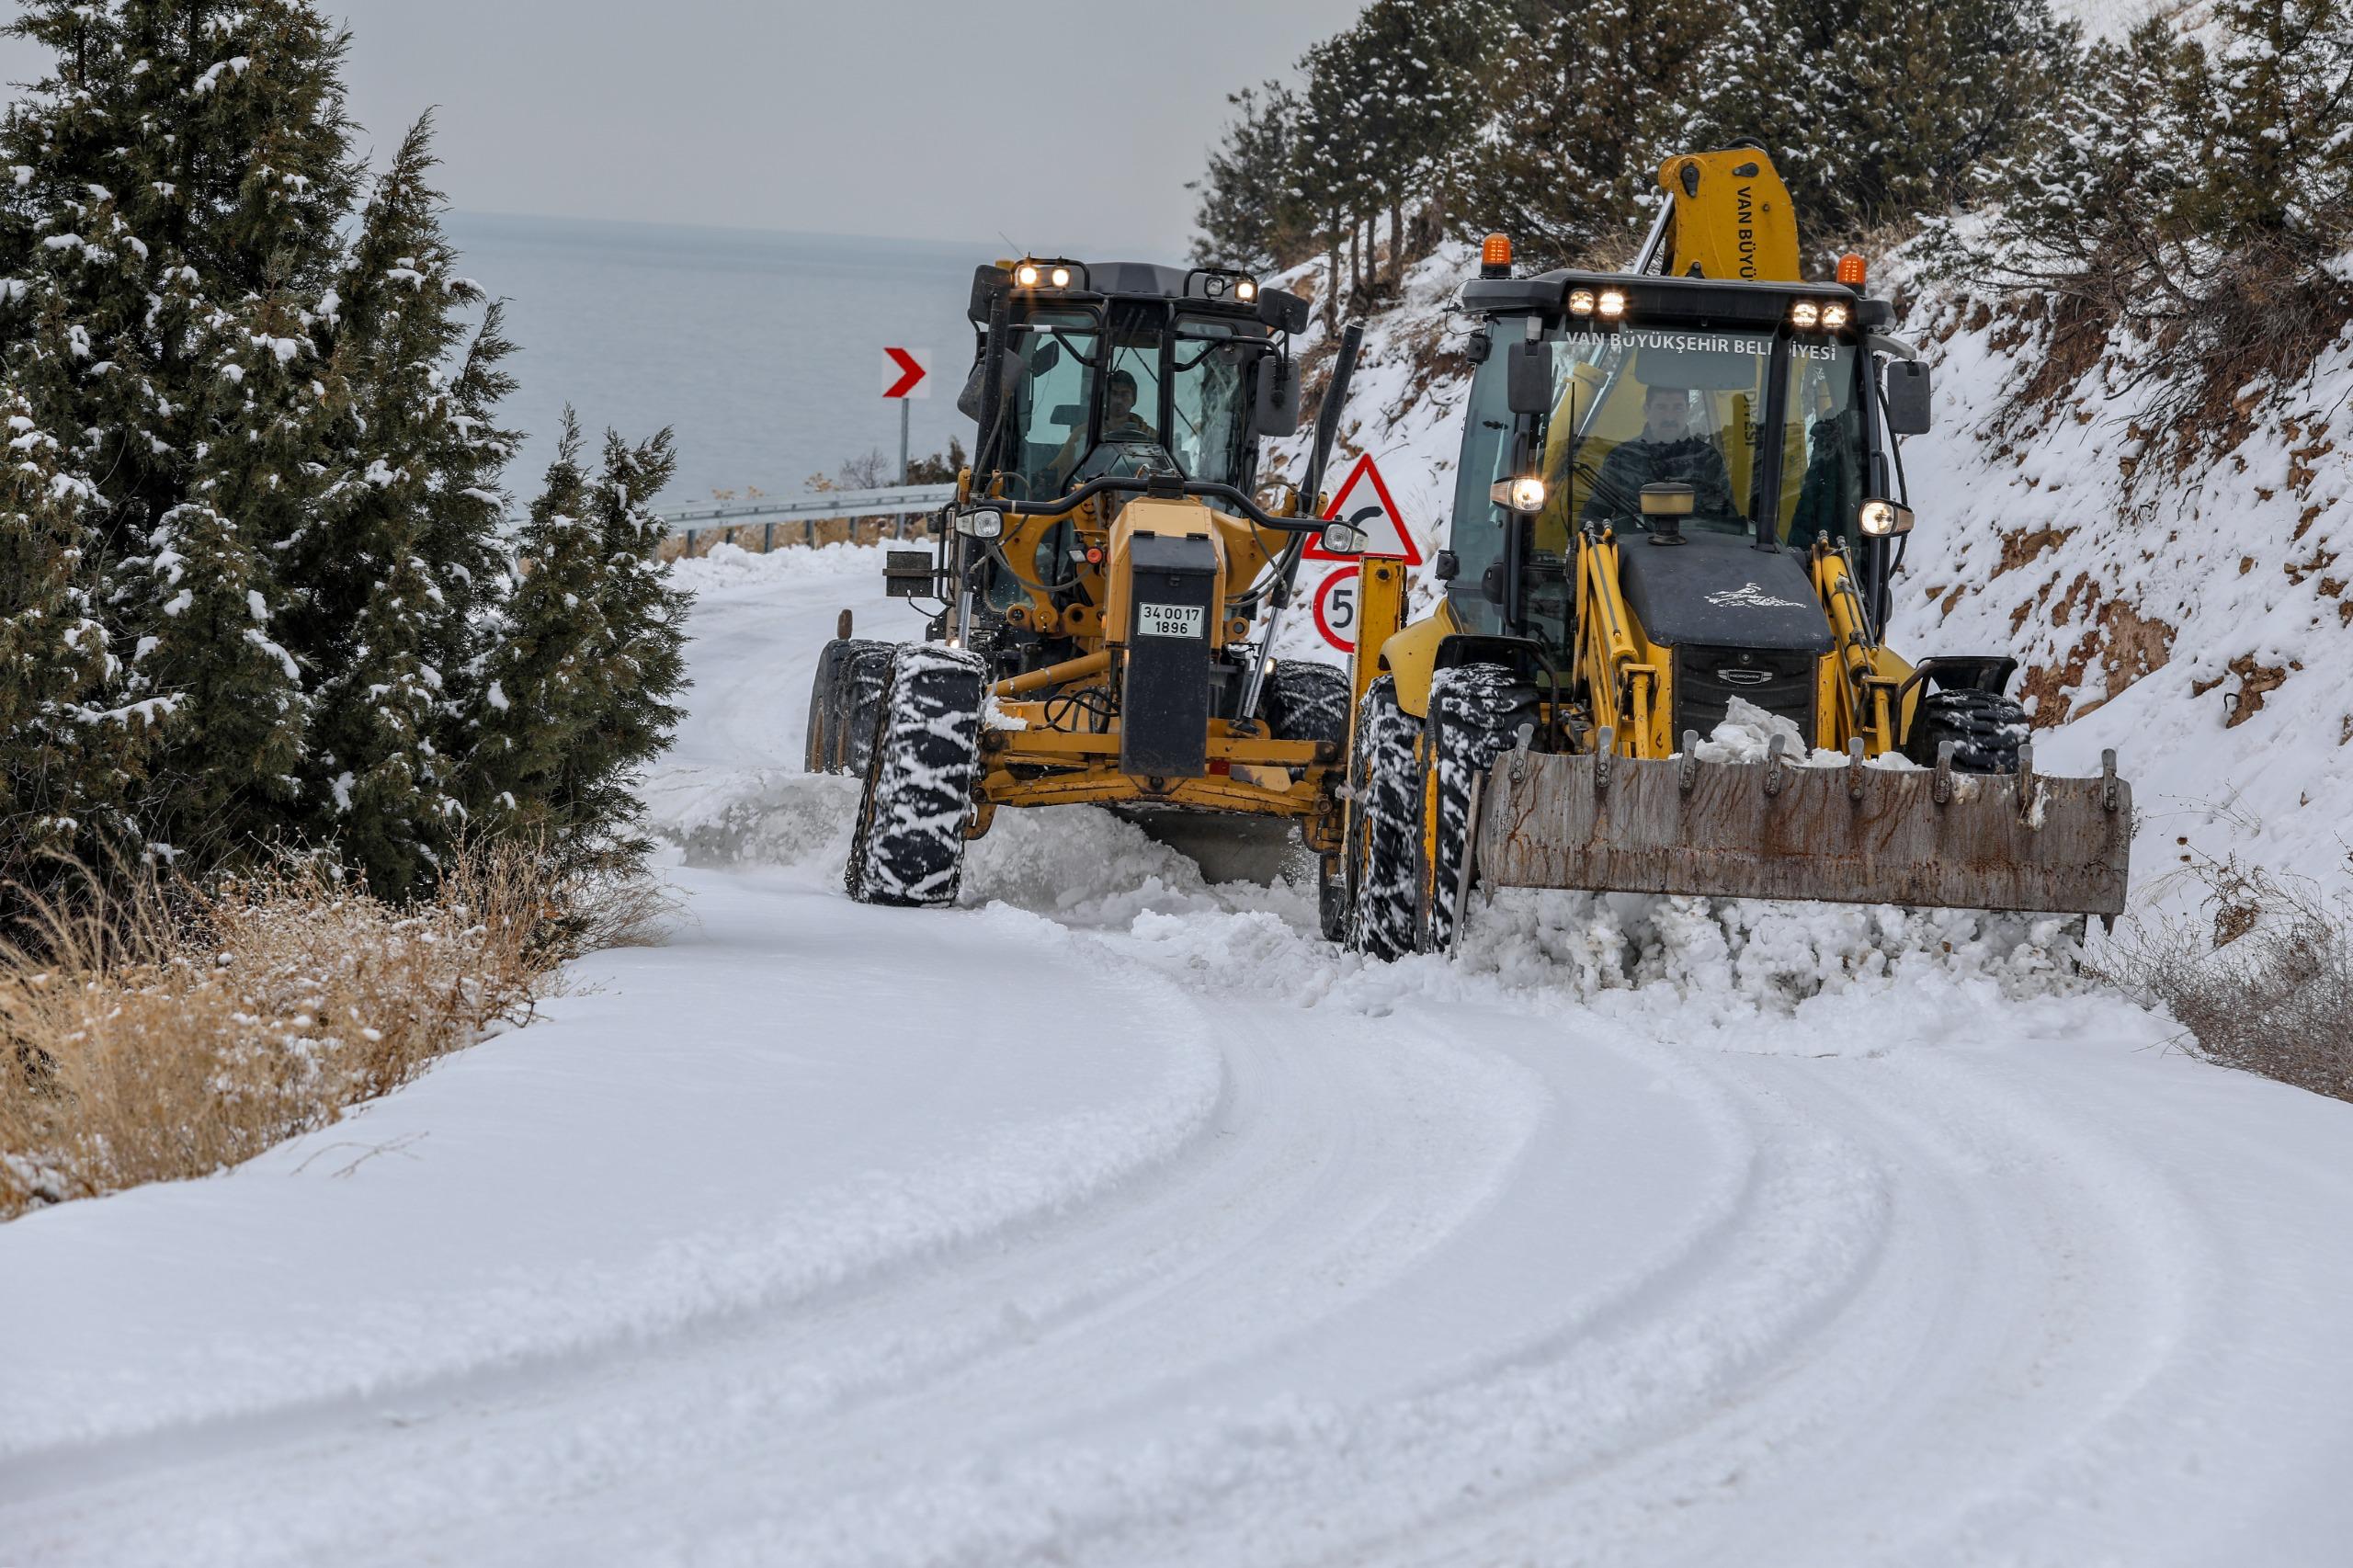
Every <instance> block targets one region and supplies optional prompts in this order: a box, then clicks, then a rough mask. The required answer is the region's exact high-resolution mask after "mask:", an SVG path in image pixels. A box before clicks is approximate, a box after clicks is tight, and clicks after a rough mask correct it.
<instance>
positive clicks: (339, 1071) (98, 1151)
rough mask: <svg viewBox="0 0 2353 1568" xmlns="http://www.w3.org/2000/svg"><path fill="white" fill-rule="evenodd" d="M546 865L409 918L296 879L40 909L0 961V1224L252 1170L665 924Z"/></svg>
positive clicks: (454, 886) (644, 900)
mask: <svg viewBox="0 0 2353 1568" xmlns="http://www.w3.org/2000/svg"><path fill="white" fill-rule="evenodd" d="M543 865H544V862H543V860H542V859H541V858H540V857H537V856H535V855H533V854H531V853H529V852H528V851H526V850H518V849H512V848H507V849H494V850H487V851H483V852H481V853H477V854H474V855H472V856H470V857H469V858H467V859H466V860H465V861H463V862H462V863H461V864H460V865H459V866H458V867H457V868H456V869H454V871H453V873H452V874H451V875H450V876H449V877H448V878H446V879H445V881H443V884H442V886H441V889H440V891H439V892H438V894H437V895H436V896H435V897H434V898H433V899H432V900H431V901H430V902H429V903H422V904H419V905H416V906H415V907H410V908H401V907H396V906H394V905H392V904H389V903H384V902H382V901H381V900H379V899H376V898H373V897H371V896H369V894H368V893H367V892H364V891H362V890H360V889H358V888H355V887H353V886H351V885H349V884H347V883H346V882H343V881H338V880H336V879H335V877H333V876H332V875H331V874H330V873H328V872H327V871H325V870H323V869H316V868H305V867H301V866H290V867H288V868H286V869H280V870H278V871H276V872H273V873H271V874H269V875H267V876H263V877H259V878H256V879H251V880H247V881H236V882H228V883H223V884H222V885H221V886H219V887H218V888H215V889H211V890H209V891H199V890H196V889H192V888H188V887H185V886H176V885H170V884H166V883H163V882H160V881H155V880H153V879H147V880H143V881H132V882H131V885H130V888H129V891H127V892H121V893H119V894H106V895H93V896H92V897H91V898H90V899H89V900H88V901H86V902H85V903H82V904H80V905H78V906H75V907H71V908H68V907H66V906H63V905H61V904H58V903H46V904H43V905H41V906H40V913H39V914H38V915H36V916H35V918H34V920H33V921H32V922H31V923H30V926H29V927H28V934H27V938H26V940H25V942H24V943H22V944H21V945H13V946H0V1218H8V1217H13V1216H15V1215H17V1214H18V1213H21V1212H23V1211H24V1210H27V1209H29V1208H32V1207H36V1206H39V1205H40V1204H44V1203H54V1202H61V1201H63V1200H65V1199H73V1198H85V1197H92V1196H95V1195H97V1194H99V1193H105V1192H111V1191H115V1190H117V1189H119V1188H122V1187H132V1186H136V1185H138V1184H139V1183H141V1182H148V1181H162V1180H171V1179H176V1178H181V1177H188V1176H204V1175H208V1174H210V1173H212V1172H215V1171H220V1170H223V1169H226V1168H228V1167H229V1166H232V1165H236V1164H238V1163H240V1162H241V1161H244V1160H246V1159H250V1158H251V1157H253V1156H254V1155H255V1154H257V1153H260V1152H261V1151H262V1150H264V1149H266V1148H267V1147H268V1146H269V1145H271V1144H272V1143H275V1142H278V1141H280V1140H282V1139H285V1138H288V1137H290V1136H293V1135H294V1134H296V1133H300V1132H305V1131H310V1130H312V1129H313V1128H317V1127H322V1126H324V1125H326V1124H328V1123H330V1122H333V1121H335V1119H337V1118H338V1117H339V1116H340V1115H341V1114H342V1113H343V1111H344V1110H345V1108H347V1107H349V1106H352V1105H354V1104H357V1103H358V1102H359V1101H362V1100H366V1099H369V1098H371V1097H372V1096H377V1095H381V1094H383V1093H385V1092H386V1091H387V1090H390V1089H392V1088H395V1087H397V1086H398V1085H401V1084H403V1083H405V1082H406V1081H407V1080H408V1079H410V1078H411V1077H413V1076H415V1074H417V1073H418V1072H420V1071H421V1070H423V1069H424V1068H425V1067H426V1065H427V1064H428V1063H429V1062H432V1061H433V1060H434V1059H435V1058H437V1057H439V1056H441V1055H444V1054H446V1053H447V1052H449V1051H455V1050H458V1049H460V1048H461V1047H464V1046H466V1045H470V1044H472V1043H473V1042H474V1041H475V1040H480V1039H481V1038H483V1034H484V1032H485V1031H486V1030H489V1029H491V1028H494V1027H497V1026H500V1025H512V1024H519V1023H522V1022H525V1021H527V1020H528V1019H529V1017H530V1016H531V1012H532V1009H533V1007H534V1006H535V1004H536V1003H537V1002H538V1000H539V999H540V997H541V996H543V995H545V994H547V992H548V989H549V987H550V985H551V982H552V980H553V977H554V971H555V969H556V966H557V965H558V964H560V963H561V962H562V961H563V960H564V959H565V958H568V957H571V956H573V955H574V954H575V953H578V952H581V951H585V950H586V949H590V948H594V947H605V946H614V945H619V944H622V943H628V942H636V941H644V940H648V939H651V937H652V935H653V933H654V932H655V931H656V930H657V929H658V924H659V921H660V918H661V916H662V915H663V914H664V912H665V905H664V903H662V901H661V899H660V895H659V894H658V892H656V891H655V890H654V889H653V887H652V886H651V885H650V884H648V883H646V882H643V881H638V880H606V879H598V878H595V877H573V878H569V879H564V878H558V877H554V876H552V875H551V874H550V873H548V872H546V871H545V870H544V869H542V868H543Z"/></svg>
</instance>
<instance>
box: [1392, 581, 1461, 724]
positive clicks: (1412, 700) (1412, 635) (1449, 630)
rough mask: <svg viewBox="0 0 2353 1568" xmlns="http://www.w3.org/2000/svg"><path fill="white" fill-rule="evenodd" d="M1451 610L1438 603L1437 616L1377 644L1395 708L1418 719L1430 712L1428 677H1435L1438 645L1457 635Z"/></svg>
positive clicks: (1459, 625)
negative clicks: (1394, 690)
mask: <svg viewBox="0 0 2353 1568" xmlns="http://www.w3.org/2000/svg"><path fill="white" fill-rule="evenodd" d="M1462 630H1463V628H1462V623H1461V621H1459V620H1457V619H1455V618H1454V607H1453V606H1452V605H1450V604H1449V603H1447V601H1446V600H1444V599H1440V600H1439V601H1438V612H1437V613H1436V614H1434V615H1430V616H1427V617H1425V618H1424V619H1420V620H1417V621H1415V622H1414V623H1413V624H1412V625H1410V626H1408V627H1406V628H1405V629H1404V631H1399V632H1397V633H1396V634H1395V635H1393V636H1392V637H1390V638H1388V639H1386V640H1385V641H1383V642H1382V643H1381V660H1380V667H1381V671H1382V672H1383V673H1385V674H1387V675H1388V676H1390V677H1391V678H1392V680H1394V681H1395V682H1396V684H1397V706H1398V707H1400V708H1402V709H1404V710H1405V711H1406V712H1408V713H1411V714H1412V715H1414V717H1415V718H1416V719H1419V718H1422V717H1424V716H1425V715H1427V713H1428V712H1429V710H1430V677H1431V676H1434V675H1436V674H1437V673H1438V644H1439V643H1441V642H1445V641H1446V640H1447V639H1448V638H1449V637H1452V636H1455V635H1457V634H1459V633H1460V632H1461V631H1462Z"/></svg>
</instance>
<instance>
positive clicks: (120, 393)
mask: <svg viewBox="0 0 2353 1568" xmlns="http://www.w3.org/2000/svg"><path fill="white" fill-rule="evenodd" d="M8 30H9V31H10V32H11V33H12V34H13V36H15V37H17V38H19V39H23V40H30V41H32V42H35V43H39V44H42V45H46V46H47V47H48V48H49V49H50V50H51V51H52V52H53V53H54V55H55V57H56V61H57V63H56V66H55V69H54V71H53V72H52V74H51V75H50V76H49V77H48V78H47V79H45V80H44V81H43V82H41V83H40V84H39V85H37V86H35V87H34V88H33V89H32V90H30V91H29V92H28V93H27V94H26V95H25V96H24V97H22V98H21V99H20V100H19V101H18V102H17V104H16V105H14V106H13V107H12V108H10V109H9V110H8V111H7V114H6V119H5V122H0V168H6V169H8V170H10V171H11V174H10V176H9V177H7V178H6V179H0V418H5V419H6V423H7V426H8V430H9V441H10V449H9V455H8V459H7V460H6V474H5V476H0V570H5V572H6V577H5V579H0V680H5V682H6V689H5V692H0V821H5V822H6V824H8V827H9V834H10V838H9V843H8V845H7V846H6V848H5V850H0V869H5V870H6V871H9V872H16V871H18V870H20V869H22V868H23V867H24V864H25V860H24V857H25V856H26V855H28V854H29V853H31V852H32V851H34V850H37V849H39V848H41V847H46V846H52V845H54V846H63V847H70V848H74V849H76V850H79V851H81V852H82V853H84V854H85V855H88V854H89V853H90V852H91V851H92V850H93V849H94V848H95V849H105V848H112V847H116V846H122V845H126V844H127V845H129V846H131V847H134V848H136V847H142V846H146V847H153V848H157V849H160V850H163V851H165V852H167V853H169V854H171V855H174V856H176V857H181V858H184V861H185V863H188V864H191V865H193V866H194V867H195V868H197V869H209V868H210V867H214V866H218V865H221V864H223V863H233V862H236V861H238V860H243V859H247V858H252V857H254V856H256V854H261V853H267V852H268V850H269V848H270V846H278V845H300V846H304V847H308V848H312V849H317V850H324V851H327V852H332V853H335V854H339V855H340V856H341V857H342V858H345V859H346V860H347V862H348V863H350V864H352V865H354V866H355V867H357V868H358V869H361V870H363V871H364V872H365V873H366V875H367V876H368V877H369V880H370V881H371V883H372V884H373V885H374V886H375V887H376V888H377V889H378V890H379V891H381V892H388V893H392V894H395V895H398V894H403V893H407V892H415V891H421V890H422V889H423V888H424V887H425V886H426V884H427V883H428V882H429V881H430V880H431V879H432V877H433V876H434V875H435V874H436V871H437V870H438V867H439V866H440V865H441V864H443V863H444V861H445V859H446V856H447V852H448V850H449V847H450V846H452V844H453V843H454V842H455V841H456V840H457V839H458V837H459V836H460V834H461V833H462V832H464V831H465V823H466V815H467V811H466V809H467V807H469V806H472V807H475V808H481V807H483V805H485V804H486V803H491V802H495V810H494V812H493V813H492V815H493V817H494V821H493V822H492V823H491V824H488V825H491V826H498V825H502V824H503V825H506V826H519V827H522V828H524V829H527V830H534V831H537V830H544V831H546V832H548V833H550V834H551V835H553V838H554V841H555V842H556V844H557V845H558V846H560V847H561V849H562V851H563V853H564V854H565V855H566V856H567V857H569V858H572V859H574V861H575V862H577V861H582V860H601V861H602V862H603V863H608V864H612V863H620V862H625V861H627V860H628V859H630V858H631V857H632V856H633V855H634V854H635V853H636V852H637V851H638V850H640V849H642V843H641V842H640V841H639V840H638V839H637V838H636V837H635V836H634V834H633V831H632V829H631V825H630V824H631V820H632V813H633V811H634V806H633V804H632V803H631V801H630V800H629V798H628V795H627V790H628V787H629V783H630V780H631V775H632V773H633V770H634V769H635V768H636V767H639V766H640V765H641V764H642V762H644V761H645V760H646V759H647V758H649V757H650V756H653V755H654V752H656V751H658V750H659V748H660V747H661V745H662V744H665V735H666V733H667V729H668V726H669V725H670V723H671V722H673V721H674V720H675V717H676V711H675V709H674V708H673V707H672V705H671V699H672V698H673V697H674V696H675V695H676V691H677V689H678V687H679V682H680V679H681V676H680V667H681V666H680V664H679V654H678V641H679V636H678V621H679V618H680V615H681V613H682V605H683V601H682V599H681V598H680V597H678V596H677V595H676V594H675V593H673V592H672V591H671V590H669V589H668V588H667V587H666V586H665V583H664V580H663V579H662V578H661V577H660V575H659V574H658V572H657V571H656V569H655V568H654V564H653V551H654V544H655V542H656V541H657V540H658V537H659V532H660V529H659V526H658V524H656V523H654V521H653V519H652V517H651V516H650V514H649V513H648V512H647V511H646V509H645V508H646V504H647V503H648V501H649V500H650V499H651V497H652V495H653V494H654V492H656V491H657V490H658V489H659V488H660V486H661V484H662V483H663V481H664V480H665V478H666V476H667V474H668V472H669V467H670V457H669V443H668V437H667V436H666V434H665V436H663V437H659V438H657V439H656V440H655V441H654V442H651V443H648V444H647V445H646V446H643V447H639V448H631V447H628V446H626V445H624V444H622V443H620V442H619V441H618V440H615V441H612V442H610V443H609V444H608V451H607V453H606V456H605V462H604V466H603V468H602V470H601V471H600V472H599V473H598V475H597V478H596V480H595V481H594V482H593V483H590V482H589V481H587V480H585V478H583V477H582V476H581V475H580V474H579V472H578V464H577V456H578V451H577V439H576V437H574V439H573V440H572V441H571V442H570V444H569V445H568V447H567V450H566V453H565V455H564V459H563V462H562V463H560V464H559V469H560V470H568V472H569V473H570V478H569V480H565V479H564V478H563V475H562V474H561V473H559V475H558V476H557V478H558V483H557V484H556V487H555V490H554V492H552V493H551V498H543V500H544V504H543V505H542V506H541V507H540V509H539V514H538V517H537V520H536V522H535V525H534V527H535V532H534V534H533V536H532V538H531V539H530V540H528V541H527V555H528V556H529V564H530V565H531V567H532V568H533V569H532V570H531V571H530V572H529V573H528V574H522V575H520V577H519V579H518V573H517V566H516V563H515V562H514V561H513V559H512V558H511V557H510V556H509V554H508V552H507V550H506V545H505V543H504V540H503V539H502V531H503V527H504V512H505V506H506V496H505V495H504V494H503V492H502V490H501V487H500V476H501V473H502V472H503V470H504V466H505V464H506V461H507V460H509V458H510V457H511V455H512V453H513V451H514V449H515V444H516V437H514V435H513V434H512V433H511V432H508V431H506V430H504V429H502V428H501V427H500V426H499V424H498V422H497V417H496V415H497V409H498V405H499V403H500V401H501V399H503V398H504V397H505V396H506V394H507V393H508V392H511V391H512V390H513V386H514V383H513V381H512V378H511V377H509V376H508V375H507V373H506V369H505V368H504V361H505V360H506V357H507V356H508V355H509V354H510V353H511V352H512V345H510V344H509V343H508V342H507V341H506V336H505V335H504V332H503V324H502V320H501V312H500V310H499V308H498V307H497V306H496V305H495V304H490V303H486V302H485V301H483V297H482V294H481V291H480V290H478V289H477V288H475V286H474V285H472V284H471V283H469V282H466V281H465V280H463V279H462V278H460V277H458V276H457V273H456V270H455V269H456V265H457V263H456V257H455V256H454V254H453V253H452V251H451V248H450V246H449V243H448V241H447V238H446V236H445V235H444V234H443V233H442V230H441V226H440V210H441V199H440V198H439V197H438V194H437V193H436V192H435V191H434V190H433V189H432V187H431V183H430V175H431V170H432V167H433V158H432V155H431V150H430V137H429V123H428V122H420V123H419V124H418V126H417V127H416V128H415V130H413V131H411V133H410V134H409V135H408V137H406V138H405V139H404V142H402V144H401V146H400V148H399V150H398V152H397V153H396V154H395V155H394V157H393V158H392V162H391V165H390V166H389V167H388V168H387V170H386V171H385V173H384V174H383V176H382V177H381V179H379V180H377V181H375V182H373V183H372V186H371V187H370V196H369V202H368V206H367V209H366V210H365V211H364V212H359V213H355V210H354V208H355V205H356V202H357V200H358V193H359V189H360V184H361V179H360V175H361V171H360V169H359V166H358V164H357V163H356V161H355V160H354V159H353V158H352V156H351V153H350V151H349V136H350V130H349V126H348V123H347V119H346V118H345V115H344V109H343V102H344V99H343V87H342V82H341V74H342V69H343V63H344V55H345V51H346V47H347V46H346V41H345V40H344V38H343V36H342V35H341V34H340V33H339V32H338V31H336V30H335V28H333V27H332V26H330V25H329V24H328V23H327V22H326V21H325V20H324V18H323V17H321V15H320V14H319V12H318V11H317V9H316V8H315V6H314V5H313V0H87V3H76V0H25V4H24V5H23V7H22V13H21V15H20V17H19V18H18V20H17V22H15V23H14V24H13V25H12V26H11V28H9V29H8ZM355 217H356V218H357V220H358V221H357V222H356V223H354V222H351V220H353V219H354V218H355ZM477 307H479V308H480V309H481V312H482V319H481V323H480V325H479V326H478V327H477V328H476V329H474V330H473V332H472V336H471V338H469V335H468V331H467V326H466V321H465V318H466V316H467V315H468V314H469V313H470V312H472V311H473V310H474V309H475V308H477ZM567 484H568V485H569V487H570V489H569V491H568V492H567V491H566V488H565V487H566V485H567ZM510 637H512V638H514V639H516V640H517V641H512V642H510V641H509V639H510ZM509 690H512V691H514V692H515V693H517V698H516V699H514V700H513V701H512V702H510V701H509V699H508V698H507V696H506V693H507V691H509ZM542 701H544V702H546V703H547V704H549V706H548V707H547V708H546V710H545V712H544V713H543V712H542V711H541V710H540V707H539V706H538V705H539V704H540V703H541V702H542ZM543 717H544V718H546V719H547V720H548V722H547V724H546V725H545V727H544V729H543V727H542V724H541V721H542V718H543ZM551 737H552V738H551ZM476 748H480V755H478V756H477V755H473V753H474V752H475V750H476ZM69 840H70V842H68V841H69ZM98 858H100V859H104V858H106V857H104V856H103V855H101V856H99V857H98Z"/></svg>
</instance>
